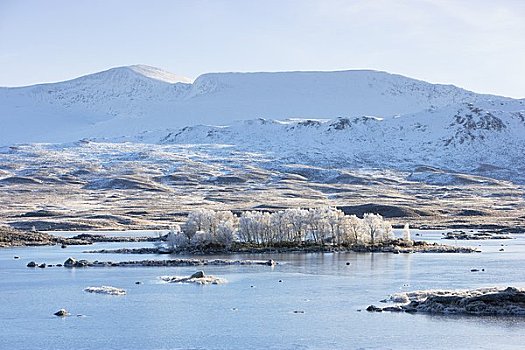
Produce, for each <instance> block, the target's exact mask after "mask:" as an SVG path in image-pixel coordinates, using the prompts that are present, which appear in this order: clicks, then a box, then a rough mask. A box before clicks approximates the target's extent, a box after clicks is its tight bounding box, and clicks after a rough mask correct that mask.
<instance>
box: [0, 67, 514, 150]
mask: <svg viewBox="0 0 525 350" xmlns="http://www.w3.org/2000/svg"><path fill="white" fill-rule="evenodd" d="M185 81H189V79H187V78H184V77H182V78H181V77H180V76H177V75H173V74H171V73H168V72H165V71H162V70H159V69H157V68H154V67H149V66H144V65H135V66H129V67H117V68H112V69H109V70H106V71H103V72H98V73H94V74H90V75H86V76H83V77H79V78H76V79H73V80H68V81H65V82H60V83H50V84H39V85H33V86H29V87H16V88H0V122H2V125H3V128H2V130H0V145H6V144H12V143H20V142H69V141H74V140H76V139H81V138H86V137H87V138H90V137H118V136H125V135H128V136H129V135H134V134H138V133H140V132H143V131H148V130H155V129H161V128H177V127H183V126H186V125H195V124H199V123H205V124H215V125H220V124H228V123H231V122H232V121H235V120H246V119H253V118H258V117H264V118H270V119H286V118H328V119H330V118H336V117H339V116H360V115H376V116H380V117H393V116H396V115H403V114H407V113H415V112H419V111H422V110H432V109H435V108H441V107H444V106H446V105H451V104H457V103H462V102H477V101H496V102H506V101H513V100H512V99H509V98H505V97H499V96H493V95H481V94H476V93H473V92H470V91H467V90H464V89H461V88H458V87H455V86H453V85H443V84H430V83H427V82H424V81H420V80H416V79H412V78H407V77H403V76H401V75H396V74H390V73H386V72H381V71H373V70H346V71H336V72H312V71H306V72H300V71H299V72H254V73H206V74H203V75H200V76H199V77H198V78H197V79H195V81H193V82H191V83H190V82H185Z"/></svg>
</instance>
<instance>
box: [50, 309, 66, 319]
mask: <svg viewBox="0 0 525 350" xmlns="http://www.w3.org/2000/svg"><path fill="white" fill-rule="evenodd" d="M53 315H55V316H59V317H65V316H69V312H68V311H67V310H66V309H60V310H58V311H57V312H55V313H54V314H53Z"/></svg>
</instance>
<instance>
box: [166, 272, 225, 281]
mask: <svg viewBox="0 0 525 350" xmlns="http://www.w3.org/2000/svg"><path fill="white" fill-rule="evenodd" d="M160 279H161V280H163V281H165V282H169V283H195V284H223V283H226V280H225V279H223V278H219V277H215V276H207V275H205V274H204V272H203V271H197V272H195V273H194V274H193V275H191V276H189V277H181V276H161V277H160Z"/></svg>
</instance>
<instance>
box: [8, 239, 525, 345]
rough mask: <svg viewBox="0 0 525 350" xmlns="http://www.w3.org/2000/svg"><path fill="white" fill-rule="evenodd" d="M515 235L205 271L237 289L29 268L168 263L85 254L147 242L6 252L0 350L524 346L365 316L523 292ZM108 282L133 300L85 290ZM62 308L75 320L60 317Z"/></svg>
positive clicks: (131, 271) (112, 271)
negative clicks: (418, 295) (469, 293)
mask: <svg viewBox="0 0 525 350" xmlns="http://www.w3.org/2000/svg"><path fill="white" fill-rule="evenodd" d="M415 232H417V231H415V230H414V231H413V233H415ZM440 235H441V232H439V231H435V232H425V233H423V236H422V237H423V238H424V239H428V240H437V239H439V237H440ZM515 237H516V239H513V240H489V241H468V242H458V244H462V245H468V246H476V247H478V248H480V249H481V250H482V253H478V254H431V253H426V254H399V255H394V254H388V253H376V254H370V253H329V254H272V255H269V254H264V255H235V256H233V257H235V258H247V259H259V258H264V259H268V258H272V259H274V260H276V261H277V262H279V265H277V266H275V267H273V268H272V267H268V266H209V267H206V268H205V269H204V271H205V272H206V273H207V274H212V275H216V276H219V277H223V278H225V279H227V280H228V281H229V283H227V284H225V285H211V286H197V285H183V284H167V283H161V282H160V280H159V278H158V277H159V276H162V275H189V274H191V273H193V272H195V271H196V268H191V267H178V268H173V267H172V268H155V267H144V268H142V267H138V268H120V267H117V268H87V269H66V268H57V267H52V268H46V269H39V268H36V269H30V268H27V267H26V264H27V263H28V262H29V261H31V260H34V261H36V262H46V263H48V264H49V263H51V264H56V263H63V262H64V261H65V260H66V259H67V258H68V257H70V256H72V257H76V258H79V259H81V258H84V259H89V260H96V259H98V260H113V261H123V260H132V259H150V258H158V259H166V258H167V256H165V255H162V256H156V255H117V254H115V255H111V254H84V253H82V251H84V250H86V249H102V248H119V247H147V246H151V244H150V243H147V242H144V243H112V244H107V243H100V244H95V245H93V246H88V247H86V246H83V247H82V246H79V247H73V246H70V247H68V248H67V249H61V248H60V247H58V246H54V247H34V248H33V247H32V248H25V247H24V248H9V249H1V250H0V300H1V306H0V327H1V332H0V349H266V350H269V349H385V348H392V349H415V348H425V349H443V348H461V349H495V348H497V349H518V348H521V347H522V344H523V332H524V330H525V319H519V318H501V317H499V318H498V317H450V316H449V317H446V316H430V315H423V314H403V313H401V314H397V313H368V312H366V311H364V309H365V308H366V307H367V306H368V305H370V304H376V305H377V304H380V303H378V302H379V300H381V299H384V298H386V297H387V296H388V295H389V294H391V293H394V292H398V291H403V290H417V289H432V288H477V287H484V286H517V287H525V237H523V236H515ZM414 238H421V237H414ZM440 242H441V243H448V244H454V242H453V241H444V240H443V241H440ZM502 244H503V245H505V246H504V247H502V246H501V245H502ZM500 248H504V249H505V251H503V252H500V251H499V249H500ZM14 256H19V257H20V259H16V260H15V259H14ZM228 257H232V256H228ZM348 262H349V263H350V265H347V263H348ZM473 268H478V269H480V270H481V269H482V268H483V269H485V271H484V272H481V271H480V272H471V271H470V270H471V269H473ZM279 280H281V281H282V282H279ZM136 281H141V282H143V284H140V285H136V284H135V282H136ZM100 285H111V286H115V287H119V288H124V289H126V290H127V291H128V294H127V295H125V296H106V295H96V294H88V293H85V292H84V291H83V289H84V288H85V287H87V286H100ZM60 308H66V309H68V310H69V311H70V312H71V313H72V314H73V316H71V317H66V318H59V317H55V316H53V313H54V312H55V311H57V310H58V309H60ZM358 310H363V311H358ZM294 311H301V312H302V311H304V313H294ZM77 314H81V315H84V316H82V317H77V316H76V315H77Z"/></svg>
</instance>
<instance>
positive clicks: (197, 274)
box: [190, 271, 205, 278]
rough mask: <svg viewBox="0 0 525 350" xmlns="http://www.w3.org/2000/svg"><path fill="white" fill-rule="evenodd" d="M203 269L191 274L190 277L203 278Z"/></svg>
mask: <svg viewBox="0 0 525 350" xmlns="http://www.w3.org/2000/svg"><path fill="white" fill-rule="evenodd" d="M204 277H205V275H204V271H197V272H195V273H194V274H193V275H191V276H190V278H204Z"/></svg>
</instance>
